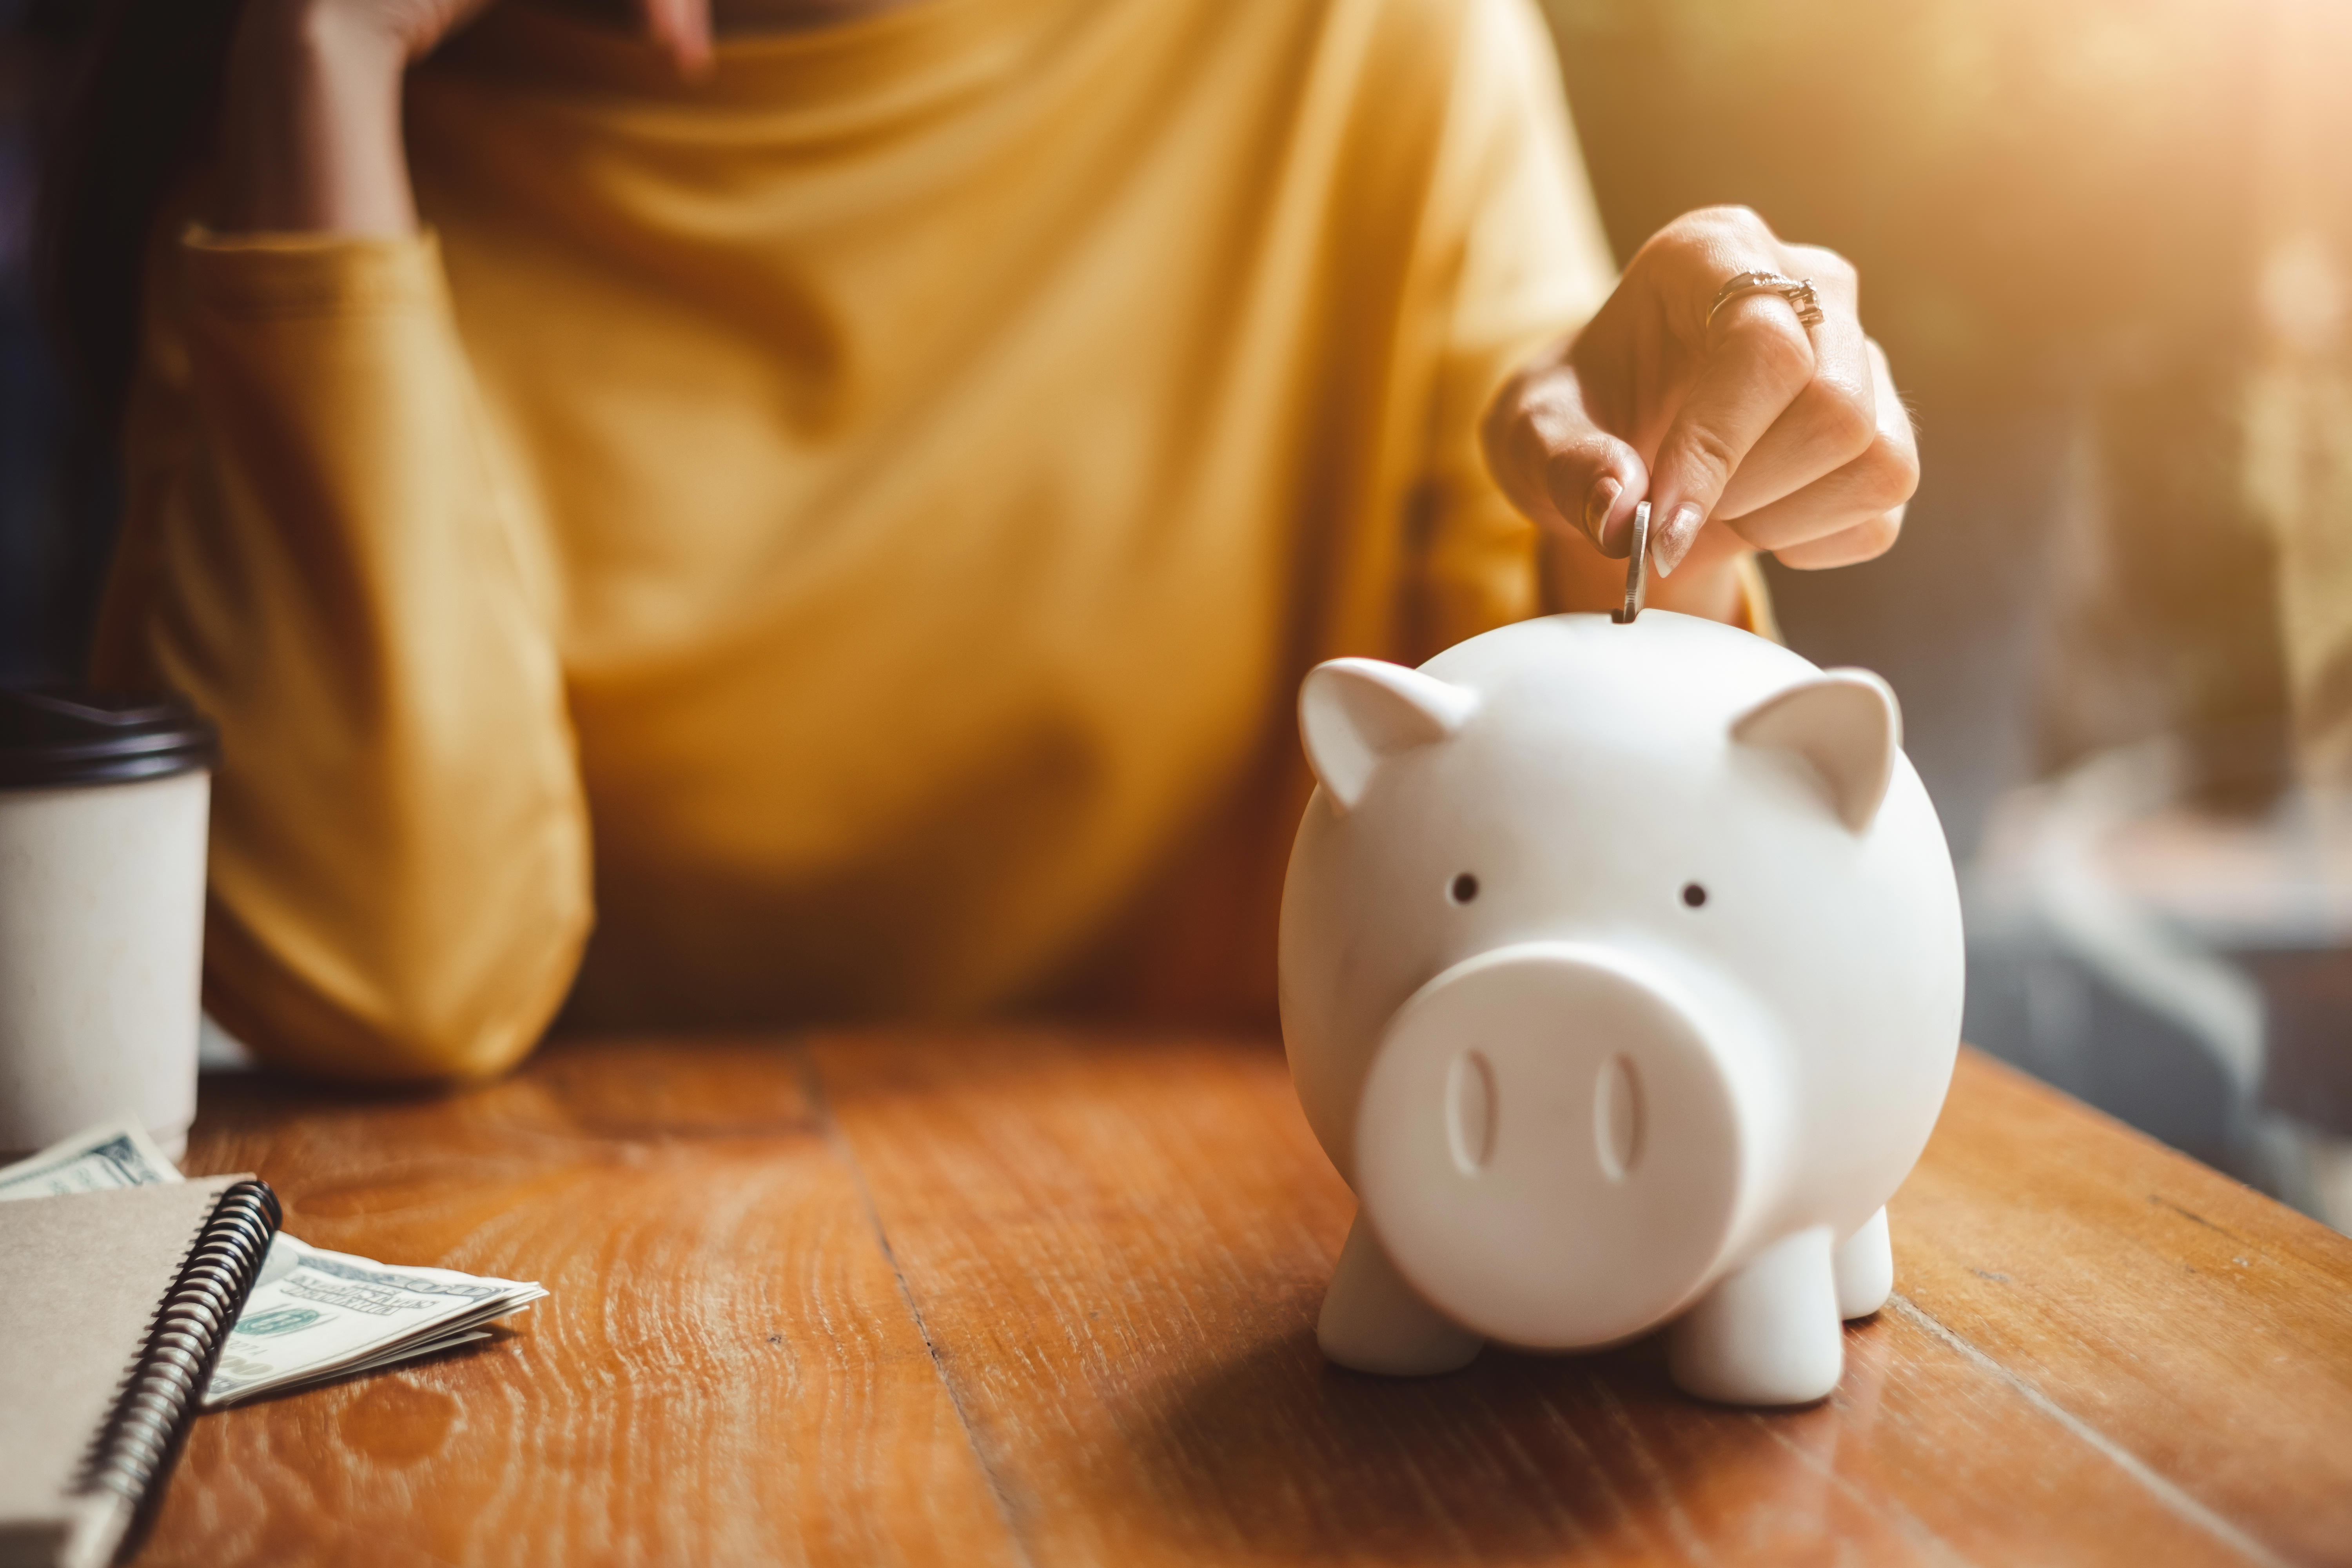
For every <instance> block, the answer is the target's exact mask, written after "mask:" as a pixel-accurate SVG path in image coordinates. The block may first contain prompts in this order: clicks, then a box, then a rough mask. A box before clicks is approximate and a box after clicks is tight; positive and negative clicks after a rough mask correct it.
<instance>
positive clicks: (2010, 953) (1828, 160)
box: [0, 0, 2352, 1227]
mask: <svg viewBox="0 0 2352 1568" xmlns="http://www.w3.org/2000/svg"><path fill="white" fill-rule="evenodd" d="M1545 6H1546V10H1547V12H1548V14H1549V17H1550V20H1551V23H1552V26H1553V30H1554V33H1555V36H1556V37H1557V39H1558V42H1559V51H1560V58H1561V64H1562V67H1563V69H1564V71H1565V74H1566V78H1567V81H1568V86H1569V92H1570V101H1571V104H1572V106H1573V109H1574V111H1575V115H1576V121H1577V128H1578V131H1579V133H1580V137H1581V140H1582V142H1583V146H1584V153H1585V158H1586V162H1587V164H1588V166H1589V168H1590V171H1591V176H1592V180H1593V184H1594V187H1595V190H1596V192H1597V194H1598V195H1599V197H1600V202H1601V211H1602V215H1603V216H1604V218H1605V220H1606V222H1607V225H1608V228H1609V232H1610V236H1611V237H1612V241H1613V242H1614V244H1615V246H1616V248H1617V251H1618V254H1619V256H1620V258H1623V257H1625V256H1628V255H1630V254H1631V253H1632V251H1633V248H1635V247H1638V246H1639V245H1640V243H1641V241H1642V240H1643V238H1644V237H1646V236H1647V235H1649V234H1650V233H1651V232H1652V231H1653V230H1654V229H1655V228H1656V227H1657V226H1659V225H1660V224H1662V223H1664V221H1665V220H1666V219H1668V218H1670V217H1672V216H1675V214H1677V213H1679V212H1682V211H1684V210H1685V209H1687V208H1690V207H1693V206H1698V205H1706V204H1708V203H1715V202H1741V203H1745V204H1747V205H1750V206H1753V207H1755V208H1757V209H1758V210H1759V212H1761V213H1762V214H1763V215H1764V216H1765V217H1766V219H1767V220H1768V221H1769V222H1770V223H1771V224H1772V226H1774V227H1775V228H1776V229H1777V230H1778V231H1779V232H1780V233H1781V234H1782V235H1784V236H1786V237H1790V238H1795V239H1801V240H1806V241H1810V242H1813V243H1817V244H1822V245H1827V246H1831V247H1835V248H1837V249H1839V250H1841V251H1843V252H1844V253H1845V254H1846V255H1847V256H1849V257H1851V258H1853V260H1854V261H1855V262H1856V263H1857V264H1858V265H1859V266H1860V268H1861V269H1862V274H1863V279H1864V296H1863V300H1864V319H1865V321H1867V322H1868V323H1869V324H1870V326H1871V328H1872V330H1873V331H1874V333H1875V334H1876V335H1877V336H1878V338H1879V339H1880V341H1881V342H1884V343H1885V346H1886V349H1887V351H1888V353H1889V354H1890V355H1891V357H1892V359H1893V362H1894V364H1895V375H1896V378H1897V380H1898V382H1899V383H1900V384H1902V385H1903V387H1904V388H1905V390H1906V395H1907V396H1908V397H1909V398H1910V400H1911V402H1912V405H1913V410H1914V413H1915V416H1916V418H1917V420H1918V423H1919V426H1920V429H1921V448H1922V453H1923V458H1924V463H1925V479H1924V481H1923V484H1922V487H1921V489H1920V493H1919V496H1918V499H1917V500H1916V501H1915V502H1914V503H1913V505H1912V509H1911V512H1910V518H1909V522H1908V524H1907V526H1906V532H1905V536H1904V539H1903V541H1902V542H1901V543H1900V544H1899V545H1897V547H1896V548H1895V550H1894V551H1893V552H1891V553H1890V554H1889V555H1887V556H1886V557H1885V558H1884V559H1883V560H1881V561H1878V562H1875V563H1871V564H1869V565H1865V566H1861V567H1855V568H1850V569H1847V570H1844V571H1840V572H1834V573H1828V574H1803V573H1791V572H1785V571H1778V570H1775V571H1774V572H1773V574H1772V582H1773V587H1774V591H1775V593H1776V595H1777V599H1778V604H1779V608H1780V616H1781V619H1782V624H1783V627H1784V630H1785V631H1786V634H1787V636H1788V638H1789V640H1790V643H1791V644H1792V645H1793V646H1794V647H1796V648H1797V649H1798V650H1799V651H1800V652H1802V653H1804V654H1805V655H1807V656H1808V657H1810V658H1812V659H1814V660H1815V661H1816V662H1819V663H1822V664H1859V665H1864V666H1868V667H1869V668H1874V669H1876V670H1878V671H1880V672H1881V673H1883V674H1884V675H1885V676H1886V677H1887V679H1889V680H1891V681H1892V682H1893V683H1894V685H1895V689H1896V690H1897V691H1898V692H1899V694H1900V695H1901V697H1902V700H1903V704H1904V710H1905V715H1906V727H1907V736H1906V743H1907V747H1908V750H1909V752H1910V754H1911V757H1912V759H1913V761H1914V762H1915V763H1916V764H1917V766H1918V769H1919V771H1920V773H1921V774H1922V775H1923V776H1924V778H1925V779H1926V781H1927V787H1928V789H1929V791H1930V792H1931V794H1932V795H1934V797H1935V799H1936V802H1937V807H1938V809H1939V810H1940V811H1941V813H1942V815H1943V819H1944V824H1945V827H1946V830H1947V832H1948V834H1949V835H1950V837H1951V841H1952V848H1953V852H1954V854H1955V857H1956V858H1958V860H1959V862H1960V864H1961V866H1962V868H1963V880H1964V887H1965V898H1966V902H1967V917H1968V924H1969V1006H1968V1019H1967V1026H1966V1027H1967V1033H1968V1036H1969V1038H1970V1039H1971V1040H1973V1041H1974V1042H1976V1043H1977V1044H1979V1045H1980V1046H1983V1047H1986V1048H1987V1049H1989V1050H1991V1051H1993V1052H1995V1053H1997V1054H1999V1055H2000V1056H2002V1057H2005V1058H2009V1059H2010V1060H2011V1061H2014V1062H2016V1063H2018V1064H2020V1065H2021V1066H2023V1067H2024V1068H2027V1069H2029V1070H2031V1071H2032V1072H2034V1073H2036V1074H2038V1075H2040V1076H2042V1077H2043V1078H2045V1079H2049V1080H2050V1081H2052V1082H2054V1083H2056V1084H2058V1085H2059V1086H2060V1087H2062V1088H2063V1089H2068V1090H2069V1091H2071V1092H2073V1093H2074V1094H2077V1095H2079V1096H2081V1097H2082V1098H2084V1100H2088V1101H2090V1102H2091V1103H2093V1104H2095V1105H2097V1106H2099V1107H2101V1108H2103V1109H2105V1110H2109V1111H2111V1112H2113V1113H2114V1114H2116V1115H2117V1116H2120V1117H2122V1118H2123V1119H2125V1120H2126V1121H2130V1122H2132V1123H2134V1124H2135V1125H2137V1126H2139V1127H2141V1128H2143V1129H2145V1130H2147V1131H2149V1132H2151V1133H2153V1134H2155V1135H2156V1136H2158V1137H2160V1138H2162V1139H2164V1140H2166V1141H2167V1142H2171V1143H2173V1144H2174V1145H2176V1146H2177V1147H2179V1148H2182V1149H2184V1150H2187V1151H2188V1152H2190V1153H2193V1154H2195V1155H2197V1156H2198V1157H2199V1158H2200V1159H2204V1160H2206V1161H2209V1162H2210V1163H2214V1164H2217V1165H2219V1166H2221V1167H2222V1168H2224V1169H2226V1170H2229V1171H2231V1172H2232V1173H2235V1174H2237V1175H2239V1176H2241V1177H2242V1178H2243V1179H2245V1180H2247V1181H2250V1182H2252V1183H2254V1184H2257V1185H2259V1186H2262V1187H2263V1188H2264V1189H2266V1190H2268V1191H2271V1192H2273V1193H2275V1194H2278V1195H2280V1196H2282V1197H2284V1198H2285V1199H2287V1200H2288V1201H2289V1202H2292V1203H2294V1204H2296V1205H2299V1206H2301V1207H2303V1208H2305V1210H2307V1211H2308V1212H2312V1213H2314V1214H2316V1215H2321V1216H2322V1217H2324V1218H2326V1219H2328V1220H2329V1221H2330V1222H2331V1223H2334V1224H2336V1225H2337V1226H2339V1227H2352V809H2347V805H2346V802H2347V800H2352V378H2347V344H2346V338H2345V326H2346V323H2345V319H2344V318H2345V310H2346V304H2347V296H2346V292H2345V290H2346V281H2345V273H2344V270H2343V268H2344V266H2345V264H2346V261H2347V258H2352V159H2347V158H2346V157H2345V156H2343V155H2342V153H2341V151H2340V150H2341V149H2343V148H2345V147H2347V146H2352V94H2346V93H2344V92H2342V91H2341V90H2340V89H2337V88H2336V86H2335V84H2336V83H2338V82H2340V81H2342V80H2344V79H2347V75H2352V5H2347V4H2345V3H2344V0H1545ZM98 8H99V7H98V5H96V4H95V3H94V0H0V679H34V678H40V677H44V676H51V675H59V674H64V673H67V672H69V671H71V670H73V669H74V668H77V667H78V665H79V660H80V657H81V649H82V647H83V646H84V644H85V642H86V640H87V638H88V636H89V620H90V614H91V610H92V607H93V601H94V597H95V592H96V586H97V583H98V581H99V578H100V574H101V572H102V570H103V566H104V562H105V556H106V551H107V548H108V544H109V540H108V539H107V537H106V534H105V530H104V529H103V527H101V526H94V525H93V523H92V522H91V521H90V520H92V519H97V518H103V517H105V516H107V515H108V514H109V513H110V510H111V506H110V494H111V489H112V485H113V476H112V474H111V473H110V468H109V465H108V463H107V462H106V460H105V455H104V453H103V452H102V451H100V450H97V449H94V448H93V447H92V446H91V444H90V443H88V442H84V441H78V440H77V439H75V437H74V435H73V433H72V432H70V431H69V430H68V429H67V428H66V427H65V422H64V420H63V419H62V401H61V398H60V397H59V395H58V390H57V386H56V381H55V375H54V372H53V370H52V367H51V366H50V364H49V363H48V361H47V358H46V356H45V353H44V349H43V345H42V342H41V336H40V332H39V330H38V325H37V319H36V315H35V311H34V308H33V305H32V302H31V300H30V297H29V292H28V287H27V260H28V258H27V255H26V239H27V232H28V225H29V219H30V216H31V210H32V203H33V198H34V190H33V181H32V178H31V171H32V169H33V167H34V164H35V163H36V161H37V152H38V148H39V145H40V142H41V138H42V136H43V133H44V129H45V127H46V125H47V122H48V120H49V119H50V117H51V114H52V112H53V110H54V108H55V105H56V102H57V100H58V95H59V93H60V91H61V89H62V88H63V87H64V85H65V84H66V82H67V81H68V79H69V76H70V71H71V68H72V64H73V61H74V59H75V58H76V53H77V50H78V47H79V45H80V43H81V41H82V40H83V38H84V37H86V35H87V32H88V29H89V24H90V21H91V19H92V16H93V15H94V13H95V12H96V11H97V9H98Z"/></svg>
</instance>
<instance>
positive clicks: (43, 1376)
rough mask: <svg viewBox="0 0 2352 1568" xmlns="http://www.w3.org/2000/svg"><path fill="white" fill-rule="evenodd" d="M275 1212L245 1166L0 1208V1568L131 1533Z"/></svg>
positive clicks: (88, 1561)
mask: <svg viewBox="0 0 2352 1568" xmlns="http://www.w3.org/2000/svg"><path fill="white" fill-rule="evenodd" d="M277 1229H278V1199H277V1197H276V1196H275V1194H272V1193H271V1192H270V1190H269V1187H268V1184H267V1183H265V1182H261V1181H259V1180H257V1179H256V1178H254V1177H252V1176H207V1177H205V1178H204V1179H203V1180H201V1181H193V1182H188V1183H185V1184H173V1185H167V1186H143V1187H124V1188H121V1189H120V1190H118V1191H114V1192H98V1193H75V1194H68V1195H66V1196H62V1197H48V1198H27V1199H25V1200H24V1201H22V1202H18V1203H10V1204H0V1568H19V1565H25V1568H31V1565H34V1564H38V1565H39V1568H96V1565H98V1564H100V1563H106V1562H109V1561H110V1560H111V1559H112V1558H113V1557H114V1556H115V1554H116V1553H117V1552H118V1551H120V1550H121V1548H122V1547H123V1545H124V1544H125V1543H126V1542H128V1541H130V1540H131V1539H133V1538H134V1537H135V1535H136V1532H137V1527H139V1526H141V1525H142V1524H143V1523H144V1521H145V1519H146V1518H147V1517H148V1516H149V1514H150V1512H151V1510H152V1507H153V1505H154V1503H155V1502H156V1501H157V1500H160V1499H161V1498H162V1496H163V1483H164V1480H165V1479H167V1478H168V1477H169V1475H170V1473H171V1468H172V1463H173V1460H174V1459H176V1458H178V1457H179V1451H180V1444H181V1442H182V1440H183V1439H184V1438H185V1437H186V1436H187V1431H188V1425H189V1423H190V1422H191V1421H193V1420H194V1418H195V1414H196V1408H197V1403H198V1400H199V1398H200V1397H201V1396H202V1394H203V1393H204V1388H205V1380H206V1379H207V1378H208V1377H210V1376H211V1374H212V1368H213V1363H214V1362H215V1360H216V1359H217V1358H218V1356H219V1354H220V1347H221V1342H222V1340H223V1339H224V1338H225V1337H226V1335H227V1333H228V1331H229V1328H230V1326H231V1325H232V1324H234V1323H235V1322H236V1314H237V1310H238V1309H239V1308H240V1307H241V1306H243V1304H244V1302H245V1298H246V1293H247V1291H249V1290H251V1289H253V1281H254V1279H255V1278H256V1276H257V1275H258V1274H259V1273H260V1271H261V1263H262V1258H263V1257H264V1255H265V1254H266V1253H267V1252H268V1248H269V1238H270V1237H271V1236H272V1235H273V1234H275V1233H276V1231H277Z"/></svg>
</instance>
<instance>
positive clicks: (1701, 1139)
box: [1355, 942, 1761, 1349]
mask: <svg viewBox="0 0 2352 1568" xmlns="http://www.w3.org/2000/svg"><path fill="white" fill-rule="evenodd" d="M1724 1032H1725V1031H1724V1030H1722V1029H1721V1028H1720V1027H1712V1028H1711V1027H1710V1026H1707V1025H1706V1023H1705V1021H1704V1020H1703V1019H1702V1017H1701V1016H1700V1011H1699V1010H1698V1009H1696V1008H1695V1007H1694V1006H1693V1005H1691V1003H1690V1001H1689V1000H1688V999H1687V998H1686V997H1682V996H1678V995H1677V994H1676V993H1675V988H1674V987H1673V986H1672V985H1671V984H1666V983H1664V982H1662V981H1661V980H1660V979H1659V978H1657V977H1656V976H1654V975H1651V974H1648V973H1643V971H1642V970H1641V968H1640V967H1639V966H1637V965H1634V964H1633V963H1629V962H1627V961H1626V960H1625V958H1624V957H1623V955H1621V954H1617V953H1614V952H1611V951H1610V950H1607V949H1603V948H1597V947H1589V946H1585V945H1582V944H1574V943H1552V942H1544V943H1527V944H1522V945H1519V946H1516V947H1511V948H1506V949H1502V950H1499V951H1497V952H1490V953H1486V954H1482V955H1480V956H1479V957H1476V958H1473V959H1471V960H1468V961H1466V962H1465V963H1460V964H1457V965H1455V966H1454V968H1452V969H1450V970H1448V971H1446V972H1445V973H1443V974H1441V975H1439V976H1438V977H1437V978H1436V979H1434V980H1433V981H1431V982H1430V983H1429V984H1426V985H1424V986H1423V988H1422V989H1421V990H1420V991H1419V992H1417V993H1416V994H1414V995H1413V996H1412V999H1411V1000H1410V1001H1408V1002H1407V1003H1406V1004H1405V1005H1403V1006H1402V1008H1400V1009H1399V1010H1398V1012H1397V1014H1396V1016H1394V1017H1393V1018H1392V1019H1391V1021H1390V1024H1389V1026H1388V1028H1387V1031H1386V1032H1385V1034H1384V1035H1383V1036H1382V1037H1381V1043H1380V1047H1379V1048H1378V1050H1377V1052H1376V1053H1375V1055H1374V1057H1373V1059H1372V1062H1371V1066H1370V1070H1369V1072H1368V1073H1367V1076H1366V1079H1365V1085H1364V1092H1363V1098H1362V1100H1361V1102H1360V1107H1359V1110H1358V1116H1357V1124H1356V1137H1355V1152H1356V1160H1355V1166H1356V1169H1355V1178H1356V1188H1357V1193H1358V1196H1359V1198H1360V1201H1361V1204H1362V1212H1363V1215H1364V1217H1365V1218H1366V1219H1367V1220H1368V1221H1369V1222H1370V1225H1371V1226H1372V1228H1373V1231H1374V1232H1375V1234H1376V1235H1377V1236H1378V1237H1380V1239H1381V1243H1382V1245H1383V1246H1384V1247H1385V1248H1386V1249H1387V1251H1388V1254H1389V1256H1390V1257H1391V1258H1392V1259H1393V1260H1394V1262H1395V1264H1396V1266H1397V1268H1398V1271H1399V1272H1400V1273H1401V1274H1402V1276H1403V1277H1404V1279H1406V1280H1407V1281H1408V1282H1409V1283H1410V1284H1411V1285H1412V1288H1413V1289H1415V1290H1417V1291H1419V1292H1420V1293H1421V1294H1422V1295H1423V1296H1424V1297H1425V1298H1427V1299H1428V1300H1429V1301H1430V1303H1431V1304H1432V1305H1433V1306H1435V1307H1437V1308H1438V1309H1439V1310H1442V1311H1444V1313H1445V1314H1446V1315H1447V1316H1449V1317H1451V1318H1453V1319H1454V1320H1455V1321H1458V1322H1460V1323H1461V1324H1463V1325H1464V1326H1465V1327H1466V1328H1469V1329H1472V1330H1474V1331H1477V1332H1479V1333H1481V1334H1484V1335H1486V1336H1487V1337H1489V1338H1493V1339H1497V1340H1502V1341H1505V1342H1510V1343H1515V1344H1520V1345H1527V1346H1531V1347H1538V1348H1551V1349H1563V1348H1570V1347H1575V1346H1582V1345H1598V1344H1605V1343H1609V1342H1613V1341H1616V1340H1622V1339H1625V1338H1628V1337H1631V1336H1633V1335H1634V1334H1638V1333H1640V1332H1642V1331H1644V1330H1646V1329H1648V1328H1650V1327H1652V1326H1654V1325H1655V1324H1656V1323H1658V1322H1660V1321H1663V1320H1664V1318H1665V1317H1666V1316H1667V1315H1669V1314H1670V1313H1672V1312H1673V1311H1674V1310H1676V1309H1677V1308H1679V1307H1680V1306H1682V1305H1684V1304H1685V1302H1686V1301H1688V1300H1689V1299H1690V1298H1691V1297H1692V1296H1693V1295H1694V1294H1695V1293H1696V1291H1697V1290H1698V1289H1700V1288H1701V1287H1702V1286H1703V1285H1704V1284H1706V1282H1707V1280H1708V1279H1709V1277H1710V1275H1711V1273H1712V1272H1713V1271H1714V1270H1715V1268H1716V1267H1717V1263H1718V1261H1719V1260H1720V1259H1721V1258H1722V1257H1723V1256H1724V1253H1725V1250H1726V1247H1727V1245H1728V1243H1729V1240H1730V1237H1731V1234H1732V1231H1733V1228H1734V1226H1735V1224H1736V1223H1737V1219H1738V1213H1739V1210H1740V1207H1741V1201H1742V1198H1743V1195H1744V1194H1745V1193H1746V1192H1747V1191H1748V1189H1749V1188H1751V1187H1752V1186H1753V1185H1754V1184H1755V1181H1756V1176H1755V1174H1754V1173H1753V1172H1752V1170H1751V1169H1750V1167H1752V1166H1753V1165H1754V1163H1755V1161H1756V1152H1757V1150H1758V1148H1759V1144H1760V1142H1761V1139H1760V1138H1759V1128H1758V1127H1757V1126H1756V1125H1755V1124H1754V1123H1755V1122H1756V1121H1757V1118H1758V1116H1759V1106H1758V1100H1759V1095H1758V1094H1757V1093H1756V1092H1754V1090H1753V1089H1752V1087H1747V1088H1745V1089H1744V1087H1743V1085H1742V1084H1741V1082H1740V1081H1738V1080H1739V1078H1740V1076H1741V1075H1740V1073H1739V1071H1738V1064H1737V1062H1736V1061H1735V1060H1734V1059H1733V1058H1732V1057H1731V1055H1730V1053H1729V1052H1728V1051H1727V1048H1726V1041H1725V1040H1724V1039H1723V1038H1722V1036H1723V1034H1724Z"/></svg>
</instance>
